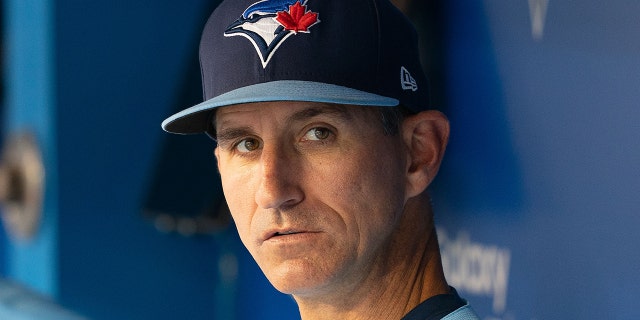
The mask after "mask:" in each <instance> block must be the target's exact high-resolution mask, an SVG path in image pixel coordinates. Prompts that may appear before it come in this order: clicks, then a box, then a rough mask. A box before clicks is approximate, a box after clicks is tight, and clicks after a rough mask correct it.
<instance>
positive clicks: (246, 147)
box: [236, 138, 260, 153]
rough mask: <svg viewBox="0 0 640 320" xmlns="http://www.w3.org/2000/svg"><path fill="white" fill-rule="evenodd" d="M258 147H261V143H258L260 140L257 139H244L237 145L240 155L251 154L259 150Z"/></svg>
mask: <svg viewBox="0 0 640 320" xmlns="http://www.w3.org/2000/svg"><path fill="white" fill-rule="evenodd" d="M258 147H260V142H258V140H256V139H251V138H247V139H242V140H240V142H238V144H236V150H238V152H240V153H247V152H251V151H254V150H256V149H258Z"/></svg>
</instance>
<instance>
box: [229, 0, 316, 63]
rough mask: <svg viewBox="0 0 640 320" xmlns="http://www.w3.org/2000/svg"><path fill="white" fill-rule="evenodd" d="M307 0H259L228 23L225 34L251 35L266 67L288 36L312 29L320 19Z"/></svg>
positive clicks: (246, 36) (249, 36) (248, 36)
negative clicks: (309, 7) (308, 5)
mask: <svg viewBox="0 0 640 320" xmlns="http://www.w3.org/2000/svg"><path fill="white" fill-rule="evenodd" d="M306 4H307V0H303V1H302V2H301V1H300V0H263V1H258V2H256V3H254V4H252V5H251V6H249V7H248V8H247V9H246V10H245V11H244V12H243V13H242V16H241V17H240V18H239V19H238V20H236V21H235V22H233V23H232V24H231V25H230V26H229V27H227V30H225V32H224V35H225V37H231V36H243V37H245V38H247V39H249V41H251V43H252V44H253V46H254V47H255V48H256V51H257V52H258V55H259V56H260V61H261V62H262V67H263V68H265V67H266V66H267V64H268V63H269V60H271V57H272V56H273V54H274V53H275V52H276V51H277V50H278V47H280V45H281V44H282V43H283V42H284V41H285V40H286V39H287V38H289V37H290V36H292V35H295V34H298V33H309V32H310V31H309V28H310V27H311V26H313V25H315V24H317V23H318V22H320V20H319V19H318V13H317V12H312V11H310V10H307V5H306Z"/></svg>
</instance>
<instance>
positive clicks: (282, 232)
mask: <svg viewBox="0 0 640 320" xmlns="http://www.w3.org/2000/svg"><path fill="white" fill-rule="evenodd" d="M311 233H317V232H315V231H309V230H305V229H273V230H269V231H267V232H265V233H264V234H263V236H262V241H268V240H275V239H277V238H280V237H285V236H292V235H299V234H311Z"/></svg>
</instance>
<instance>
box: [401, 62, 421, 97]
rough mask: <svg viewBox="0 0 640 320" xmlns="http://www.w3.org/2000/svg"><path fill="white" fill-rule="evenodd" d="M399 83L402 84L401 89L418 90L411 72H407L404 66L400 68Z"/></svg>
mask: <svg viewBox="0 0 640 320" xmlns="http://www.w3.org/2000/svg"><path fill="white" fill-rule="evenodd" d="M400 85H401V86H402V90H411V91H417V90H418V83H417V82H416V79H414V78H413V77H412V76H411V73H409V71H408V70H407V69H405V67H401V68H400Z"/></svg>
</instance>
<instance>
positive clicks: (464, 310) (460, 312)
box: [442, 304, 480, 320]
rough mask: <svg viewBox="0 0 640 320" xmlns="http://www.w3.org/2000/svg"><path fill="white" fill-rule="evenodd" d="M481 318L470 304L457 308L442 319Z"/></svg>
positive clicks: (475, 319) (468, 319)
mask: <svg viewBox="0 0 640 320" xmlns="http://www.w3.org/2000/svg"><path fill="white" fill-rule="evenodd" d="M479 319H480V318H479V317H478V315H476V313H475V312H473V309H471V307H470V306H469V305H468V304H465V305H464V306H462V307H460V308H458V309H456V310H455V311H453V312H451V313H449V314H448V315H446V316H445V317H444V318H442V320H479Z"/></svg>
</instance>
